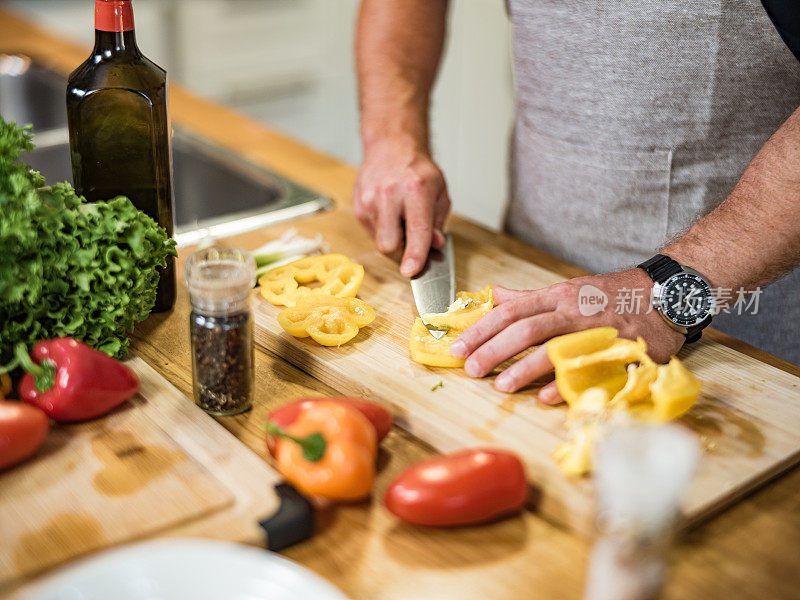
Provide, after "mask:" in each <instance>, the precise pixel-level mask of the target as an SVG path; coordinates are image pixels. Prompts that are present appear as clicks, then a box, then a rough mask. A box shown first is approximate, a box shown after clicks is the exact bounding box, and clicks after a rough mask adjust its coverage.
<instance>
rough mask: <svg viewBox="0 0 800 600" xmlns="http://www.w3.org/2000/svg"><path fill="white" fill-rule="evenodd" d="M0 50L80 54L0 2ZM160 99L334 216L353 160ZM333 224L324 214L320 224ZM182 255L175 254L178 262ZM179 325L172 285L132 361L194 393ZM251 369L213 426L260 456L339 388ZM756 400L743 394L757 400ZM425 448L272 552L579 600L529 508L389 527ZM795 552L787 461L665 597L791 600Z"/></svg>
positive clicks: (354, 232) (717, 526) (406, 454)
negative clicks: (164, 308)
mask: <svg viewBox="0 0 800 600" xmlns="http://www.w3.org/2000/svg"><path fill="white" fill-rule="evenodd" d="M87 19H89V20H90V17H87ZM87 22H88V21H87ZM144 50H145V52H146V50H147V49H146V48H145V49H144ZM0 51H5V52H24V53H26V54H28V55H29V56H32V57H33V58H35V59H37V60H39V61H41V62H44V63H46V64H49V65H51V66H52V67H53V68H56V69H58V70H59V71H61V72H62V73H64V74H67V73H69V72H70V71H71V70H72V69H73V68H74V67H75V65H77V64H78V63H79V62H80V61H82V60H83V59H84V58H85V57H86V56H87V55H88V52H89V49H88V48H80V47H76V46H75V45H74V44H71V43H68V42H66V41H64V40H63V39H61V38H59V37H58V36H57V35H53V34H51V33H48V32H46V31H44V30H43V29H41V28H39V27H37V26H35V25H33V24H32V23H30V22H28V21H26V20H24V19H20V18H17V17H15V16H14V15H13V14H11V13H10V12H8V11H6V10H3V9H0ZM170 102H171V104H170V106H171V110H172V117H173V121H174V122H176V123H177V124H179V125H182V126H185V127H187V128H189V129H191V130H192V131H193V132H194V133H196V134H199V135H202V136H205V137H207V138H208V139H210V140H213V141H214V142H215V143H217V144H220V145H223V146H226V147H228V148H230V149H232V150H235V151H238V152H240V153H242V154H243V155H245V156H246V157H247V158H248V159H250V160H253V161H256V162H259V163H261V164H264V165H266V166H269V167H271V168H273V169H276V170H278V171H279V172H281V173H283V174H284V175H286V176H288V177H291V178H293V179H295V180H297V181H298V182H299V183H302V184H304V185H307V186H309V187H311V188H314V189H317V190H319V191H320V192H322V193H324V194H326V195H329V196H331V197H332V198H334V199H335V201H336V202H337V205H338V208H337V210H342V209H346V207H347V206H348V205H349V202H350V197H351V192H352V187H353V183H354V181H355V171H354V169H353V168H352V167H351V166H349V165H345V164H342V163H340V162H338V161H336V160H334V159H332V158H330V157H327V156H324V155H322V154H320V153H319V152H315V151H314V150H312V149H310V148H308V147H306V146H304V145H303V144H301V143H298V142H297V141H294V140H290V139H288V138H286V137H285V136H283V135H281V134H279V133H277V132H275V131H273V130H270V129H269V128H268V127H266V126H264V125H263V124H262V123H258V122H256V121H254V120H252V119H248V118H246V117H243V116H242V115H239V114H237V113H235V112H233V111H231V110H229V109H227V108H224V107H220V106H217V105H214V104H213V103H210V102H208V101H205V100H203V99H200V98H197V97H196V96H193V95H192V94H190V93H188V92H186V91H185V90H183V89H181V88H180V87H179V86H173V87H172V89H171V95H170ZM487 201H492V199H487ZM496 201H501V199H496ZM333 214H335V213H331V215H333ZM325 216H328V215H325ZM332 222H334V220H324V221H322V224H324V225H329V224H331V223H332ZM448 229H449V231H451V232H453V233H455V234H457V235H459V236H461V237H464V238H466V239H468V240H470V241H471V242H473V243H475V244H483V245H487V246H491V247H492V248H496V249H498V250H503V251H505V252H507V253H509V254H511V255H513V256H515V257H517V258H521V259H524V260H526V261H529V262H532V263H534V264H537V265H539V266H541V267H542V268H544V269H547V270H549V271H552V272H554V273H557V274H558V275H560V276H561V277H575V276H579V275H582V274H583V271H581V270H580V269H578V268H576V267H574V266H571V265H568V264H566V263H564V262H563V261H560V260H558V259H556V258H554V257H552V256H550V255H548V254H546V253H544V252H542V251H540V250H538V249H536V248H533V247H531V246H528V245H526V244H524V243H522V242H519V241H518V240H515V239H513V238H511V237H508V236H505V235H502V234H498V233H494V232H491V231H488V230H486V229H484V228H482V227H479V226H477V225H475V224H473V223H470V222H468V221H466V220H464V219H461V218H458V217H454V218H451V219H450V221H449V224H448ZM346 231H347V233H348V240H349V243H350V244H351V245H350V246H348V247H347V248H345V249H344V251H345V252H347V253H350V254H352V255H353V256H358V255H361V254H363V253H365V252H368V251H369V250H370V249H371V248H372V245H371V241H370V240H369V239H368V237H367V236H366V234H365V233H364V232H363V231H362V230H361V229H360V227H359V226H358V224H357V223H355V222H354V221H350V222H348V224H347V227H346ZM277 233H278V231H277V230H269V231H262V232H254V233H251V234H246V235H242V236H237V237H236V238H235V239H233V240H231V243H233V244H236V245H239V246H242V247H246V248H255V247H256V246H257V245H260V244H263V243H264V242H266V241H267V240H268V239H271V238H273V237H275V236H276V235H277ZM187 252H188V250H187V251H184V252H182V253H181V257H180V258H181V260H184V259H185V257H186V256H187ZM387 260H388V259H387ZM179 272H182V269H179ZM188 331H189V330H188V300H187V298H186V292H185V290H184V288H183V286H179V289H178V301H177V304H176V307H175V309H174V310H173V311H172V312H171V313H168V314H159V315H153V316H151V317H150V318H149V319H148V320H147V321H145V322H144V323H142V324H141V325H140V326H138V327H137V329H136V332H135V342H134V346H135V351H136V353H137V354H138V355H139V356H140V357H141V358H143V359H144V360H146V361H147V362H148V363H149V364H150V365H152V366H153V367H154V368H155V369H156V370H157V371H158V372H159V373H161V374H162V375H164V376H165V377H166V378H167V379H168V380H169V381H171V382H172V383H173V384H174V385H175V386H176V387H177V388H178V389H179V390H180V391H181V392H182V393H183V394H186V395H191V362H190V353H189V345H188ZM706 336H707V337H708V338H709V339H714V340H716V341H720V342H721V343H723V344H725V345H726V346H728V347H731V348H735V349H736V350H737V351H738V352H740V353H744V354H747V355H748V356H752V357H755V358H758V360H760V361H762V362H764V363H765V364H771V365H773V366H777V367H778V368H780V369H781V370H783V371H785V372H788V373H792V374H794V375H800V369H798V368H797V367H795V366H792V365H789V364H788V363H786V362H784V361H781V360H780V359H778V358H775V357H774V356H771V355H769V354H766V353H765V352H762V351H760V350H758V349H756V348H753V347H752V346H749V345H747V344H746V343H744V342H741V341H739V340H736V339H734V338H731V337H729V336H726V335H724V334H721V333H719V332H715V331H711V332H707V334H706ZM256 371H257V374H256V399H255V404H254V407H253V410H252V411H250V412H248V413H244V414H242V415H237V416H235V417H225V418H220V419H218V423H220V424H221V425H222V426H223V427H224V428H226V429H228V430H229V431H230V432H232V433H233V434H234V435H235V436H236V437H237V438H238V439H239V440H240V441H241V443H242V444H243V445H245V446H247V447H249V448H250V449H251V450H252V451H253V452H254V453H257V454H259V455H260V456H261V457H262V458H264V459H265V460H266V452H265V448H264V439H263V438H264V435H263V426H264V422H265V420H266V416H267V414H268V413H269V411H270V410H272V409H274V408H276V407H278V406H281V405H282V404H285V403H287V402H289V401H291V400H293V399H295V398H297V397H300V396H306V395H310V396H320V395H330V394H335V393H336V391H335V390H334V389H333V388H331V387H330V386H328V385H326V384H324V383H322V382H320V381H318V380H316V379H314V378H313V377H311V376H310V375H308V374H307V373H304V372H303V371H301V370H300V369H298V368H296V367H294V366H293V365H291V364H289V363H288V362H286V361H285V360H283V359H282V358H281V357H280V356H277V355H275V354H273V353H271V352H268V351H264V350H258V351H257V352H256ZM759 401H760V399H759V398H753V403H754V404H756V405H757V404H758V403H759ZM795 402H798V400H795ZM433 453H434V450H433V449H432V448H431V447H430V446H428V445H427V444H426V443H424V442H422V441H420V440H418V439H416V438H414V437H413V436H411V435H409V434H408V433H406V432H405V431H403V430H401V429H398V428H394V429H393V430H392V432H391V433H390V434H389V436H388V437H387V439H386V440H384V442H383V444H382V451H381V454H380V456H379V471H378V478H377V482H376V486H375V493H374V494H373V497H372V498H371V499H369V500H368V501H365V502H361V503H357V504H348V505H341V506H337V507H330V508H327V509H325V510H322V511H320V513H319V521H320V522H319V527H318V532H317V534H316V535H315V537H313V538H312V539H310V540H308V541H306V542H304V543H303V544H300V545H298V546H295V547H293V548H290V549H288V550H285V551H283V554H284V555H285V556H287V557H289V558H291V559H293V560H296V561H298V562H299V563H301V564H303V565H305V566H307V567H309V568H311V569H312V570H314V571H315V572H317V573H319V574H320V575H322V576H323V577H326V578H327V579H329V580H330V581H332V582H333V583H334V584H336V585H337V586H338V587H339V588H341V589H342V590H343V591H344V592H345V593H346V594H348V595H349V596H351V597H352V598H354V599H357V600H389V599H392V600H394V599H398V600H399V599H404V600H407V599H408V598H425V599H431V600H438V599H442V600H452V599H453V598H459V599H463V600H473V599H474V600H479V599H480V600H485V599H486V598H492V599H498V600H499V599H514V600H516V599H519V600H522V599H528V598H531V597H536V598H547V599H552V600H562V599H563V600H577V599H578V598H580V597H581V592H582V588H583V581H584V572H585V569H586V564H587V557H588V553H589V550H590V541H589V540H587V539H586V538H583V537H579V536H576V535H574V534H571V533H569V532H568V531H567V530H566V529H565V528H563V527H560V526H558V525H555V524H553V523H552V522H550V521H548V520H545V519H543V518H541V517H540V516H538V515H537V514H534V513H530V512H524V513H522V514H520V515H518V516H516V517H514V518H511V519H506V520H503V521H500V522H497V523H492V524H490V525H486V526H482V527H478V528H458V529H448V530H433V531H432V530H427V529H421V528H416V527H410V526H406V525H403V524H400V523H398V522H397V520H396V519H394V518H393V517H392V516H391V515H390V514H389V513H388V512H387V511H386V510H385V509H384V508H383V507H382V505H381V502H380V498H381V495H382V494H383V492H384V490H385V489H386V487H387V486H388V484H389V483H390V482H391V480H392V479H393V478H394V477H395V476H396V475H397V474H398V473H399V472H400V471H401V470H402V469H404V468H405V467H407V466H408V465H410V464H413V463H414V462H416V461H418V460H421V459H424V458H427V457H430V456H432V455H433ZM264 489H266V486H264ZM0 494H2V490H0ZM1 527H2V525H0V528H1ZM798 548H800V469H798V468H794V469H792V470H791V471H789V472H788V473H785V474H784V475H783V476H781V477H780V478H779V479H778V480H777V481H775V482H773V483H771V484H770V485H768V486H766V487H764V488H762V489H761V490H759V491H758V492H757V493H755V494H751V495H749V496H748V497H746V498H745V499H743V500H742V501H741V502H739V503H738V504H736V505H735V506H733V507H731V508H730V509H729V510H726V511H724V512H723V513H721V514H719V515H718V516H716V517H715V518H714V519H712V520H710V521H709V522H707V523H704V524H703V525H702V526H701V527H698V528H695V529H694V530H692V532H691V533H690V534H689V535H687V536H684V537H683V538H682V539H681V540H680V542H679V543H678V544H677V545H676V547H675V549H674V552H673V560H672V569H671V572H670V577H669V580H668V582H667V586H666V589H665V591H664V594H663V597H664V598H665V600H687V599H695V598H696V599H698V600H706V599H709V598H731V599H733V598H735V599H745V600H747V599H752V600H764V599H765V598H769V599H775V600H796V598H797V590H798V589H800V552H798Z"/></svg>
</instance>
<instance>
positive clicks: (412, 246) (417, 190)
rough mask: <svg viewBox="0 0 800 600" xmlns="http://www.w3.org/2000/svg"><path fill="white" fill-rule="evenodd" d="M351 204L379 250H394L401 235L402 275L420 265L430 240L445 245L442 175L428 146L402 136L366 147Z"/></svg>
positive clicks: (445, 204) (447, 204) (447, 208)
mask: <svg viewBox="0 0 800 600" xmlns="http://www.w3.org/2000/svg"><path fill="white" fill-rule="evenodd" d="M353 210H354V211H355V214H356V216H357V217H358V220H359V221H361V223H362V224H363V225H364V227H366V228H367V230H368V231H369V232H370V235H372V236H373V237H374V238H375V242H376V243H377V246H378V250H380V251H381V252H383V253H385V254H389V253H392V252H395V251H396V250H398V249H400V248H402V247H403V242H404V239H405V251H404V252H403V258H402V261H401V263H400V272H401V273H402V274H403V275H405V276H406V277H411V276H412V275H416V274H417V273H418V272H419V271H420V270H421V269H422V267H423V266H424V265H425V260H426V259H427V257H428V251H429V250H430V249H431V246H433V247H434V248H442V247H443V246H444V242H445V240H444V233H443V232H442V230H443V227H444V222H445V219H446V218H447V213H448V212H449V211H450V198H449V197H448V195H447V186H446V184H445V181H444V177H443V176H442V172H441V171H440V170H439V168H438V167H437V166H436V164H435V163H434V162H433V160H432V159H431V157H430V156H429V155H428V154H427V152H425V151H424V150H421V149H419V148H418V147H417V145H416V144H415V143H414V142H413V141H411V140H408V139H404V138H403V137H402V136H396V137H394V138H387V139H384V140H381V141H377V142H374V143H372V144H370V146H369V147H368V148H365V156H364V162H363V163H362V164H361V168H360V169H359V172H358V179H357V181H356V187H355V192H354V198H353ZM404 234H405V236H404Z"/></svg>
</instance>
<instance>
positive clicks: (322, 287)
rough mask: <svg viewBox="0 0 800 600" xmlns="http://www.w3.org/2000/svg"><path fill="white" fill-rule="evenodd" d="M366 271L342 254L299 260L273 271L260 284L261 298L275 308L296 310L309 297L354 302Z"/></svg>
mask: <svg viewBox="0 0 800 600" xmlns="http://www.w3.org/2000/svg"><path fill="white" fill-rule="evenodd" d="M363 281H364V267H363V266H361V265H359V264H357V263H354V262H352V261H351V260H350V259H349V258H347V257H346V256H344V255H343V254H322V255H320V256H307V257H305V258H300V259H298V260H295V261H293V262H290V263H289V264H286V265H283V266H282V267H276V268H275V269H270V270H269V271H267V272H266V273H264V275H262V276H261V278H260V279H259V280H258V284H259V285H260V286H261V295H262V296H264V298H266V299H267V300H268V301H269V302H270V303H272V304H275V305H276V306H294V305H295V304H296V303H297V301H298V300H299V299H300V298H304V297H306V296H324V295H328V296H334V297H336V298H355V296H356V294H357V293H358V289H359V288H360V287H361V283H362V282H363Z"/></svg>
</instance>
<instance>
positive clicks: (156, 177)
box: [67, 0, 175, 311]
mask: <svg viewBox="0 0 800 600" xmlns="http://www.w3.org/2000/svg"><path fill="white" fill-rule="evenodd" d="M67 115H68V121H69V143H70V153H71V156H72V175H73V180H74V185H75V189H76V190H77V192H78V193H79V194H82V195H84V196H86V198H87V199H88V200H89V201H97V200H108V199H110V198H113V197H115V196H119V195H122V196H127V197H128V198H130V199H131V202H133V204H134V205H135V206H136V208H138V209H139V210H141V211H143V212H144V213H146V214H148V215H150V216H151V217H152V218H153V219H155V220H156V221H157V222H158V224H159V225H161V226H162V227H164V228H165V229H166V230H167V233H168V234H169V235H170V236H172V231H173V198H172V153H171V146H170V137H171V136H170V133H171V132H170V124H169V118H168V115H167V74H166V71H164V69H162V68H161V67H159V66H157V65H156V64H154V63H153V62H152V61H150V60H148V59H147V58H145V57H144V56H143V55H142V53H141V51H140V50H139V48H138V47H137V45H136V35H135V32H134V26H133V6H132V3H131V0H96V1H95V46H94V50H93V51H92V54H91V56H89V58H88V59H87V60H86V61H85V62H84V63H83V64H82V65H81V66H79V67H78V68H77V69H76V70H75V71H74V72H73V73H72V75H70V77H69V81H68V84H67ZM167 261H168V262H167V267H166V268H165V269H161V278H160V281H159V285H158V293H157V296H156V303H155V306H154V308H153V310H154V311H165V310H169V309H170V308H172V306H173V305H174V303H175V259H174V257H172V256H170V257H168V258H167Z"/></svg>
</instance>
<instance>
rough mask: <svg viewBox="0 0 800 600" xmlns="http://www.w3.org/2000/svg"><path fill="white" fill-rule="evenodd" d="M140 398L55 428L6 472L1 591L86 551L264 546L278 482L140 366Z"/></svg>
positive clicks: (1, 484)
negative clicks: (195, 542)
mask: <svg viewBox="0 0 800 600" xmlns="http://www.w3.org/2000/svg"><path fill="white" fill-rule="evenodd" d="M128 364H129V365H130V366H131V367H132V368H133V369H134V371H135V372H136V373H137V375H138V376H139V379H140V381H141V390H140V392H139V393H138V394H137V395H136V396H135V397H134V398H132V399H131V400H130V401H129V402H127V403H125V404H124V405H122V406H121V407H119V408H118V409H116V410H115V411H113V412H112V413H111V414H110V415H108V416H106V417H103V418H100V419H95V420H92V421H87V422H84V423H78V424H71V425H57V426H55V428H54V430H53V431H52V432H51V433H50V435H49V436H48V437H47V440H46V441H45V445H44V447H43V448H42V450H41V451H40V452H39V453H37V455H36V456H35V457H33V458H32V459H30V460H28V461H27V462H25V463H24V464H23V465H20V466H19V467H17V468H15V469H12V470H9V471H7V472H5V473H3V474H0V490H2V493H0V523H1V524H2V544H0V594H2V593H3V592H4V591H8V590H9V589H10V588H12V587H14V586H15V585H17V584H19V583H20V582H22V581H24V580H25V579H27V578H29V577H30V576H32V575H36V574H38V573H40V572H42V571H44V570H46V569H48V568H50V567H53V566H55V565H57V564H60V563H62V562H64V561H66V560H69V559H72V558H76V557H78V556H81V555H83V554H86V553H89V552H94V551H97V550H100V549H102V548H107V547H110V546H114V545H117V544H120V543H124V542H127V541H132V540H135V539H139V538H142V537H150V536H153V535H197V536H202V537H211V538H218V539H232V540H237V541H240V542H246V543H251V544H263V543H264V540H265V538H264V535H263V534H262V532H261V529H260V528H259V527H258V521H259V520H261V519H263V518H266V517H269V516H271V515H272V514H274V513H275V511H276V510H277V508H278V506H279V504H280V503H279V500H278V497H277V494H276V493H275V492H274V491H273V487H274V485H275V484H276V483H278V482H280V481H281V478H280V476H279V474H278V473H277V472H276V471H274V470H273V469H272V468H271V467H270V466H269V465H267V464H266V463H264V462H263V461H262V460H261V459H259V457H258V456H256V455H255V454H254V453H253V452H251V451H250V450H249V449H248V448H246V447H245V446H243V445H242V444H240V443H239V441H238V440H237V439H236V438H235V437H233V436H232V435H231V434H230V433H228V432H227V431H225V430H224V429H222V428H220V427H219V426H218V425H217V424H216V423H215V422H214V420H213V419H212V418H211V417H209V416H207V415H206V414H205V413H203V412H202V411H201V410H200V409H199V408H198V407H196V406H195V405H194V403H193V402H192V401H191V400H189V399H188V398H187V397H186V396H184V395H183V394H181V393H180V392H178V391H177V390H176V389H175V387H173V386H172V385H171V384H170V383H169V382H168V381H167V380H166V379H164V377H163V376H161V375H159V374H158V373H157V372H156V371H155V370H153V369H152V368H151V367H150V366H148V365H147V363H145V362H144V361H143V360H141V359H140V358H132V359H130V360H129V361H128Z"/></svg>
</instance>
